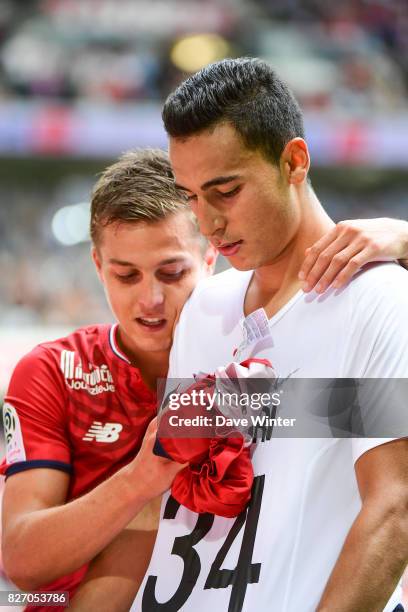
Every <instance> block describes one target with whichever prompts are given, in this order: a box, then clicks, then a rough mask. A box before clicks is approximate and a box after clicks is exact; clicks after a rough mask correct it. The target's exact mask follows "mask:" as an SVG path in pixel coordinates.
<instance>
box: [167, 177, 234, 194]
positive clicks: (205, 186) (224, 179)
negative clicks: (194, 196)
mask: <svg viewBox="0 0 408 612" xmlns="http://www.w3.org/2000/svg"><path fill="white" fill-rule="evenodd" d="M238 178H241V177H240V175H239V174H231V175H230V176H216V177H215V178H213V179H211V180H210V181H207V182H205V183H203V184H202V185H201V187H200V189H202V190H203V191H206V190H207V189H210V187H216V186H217V185H225V183H230V182H231V181H235V180H236V179H238ZM176 187H177V189H181V190H182V191H190V189H188V188H187V187H183V185H180V184H179V183H176Z"/></svg>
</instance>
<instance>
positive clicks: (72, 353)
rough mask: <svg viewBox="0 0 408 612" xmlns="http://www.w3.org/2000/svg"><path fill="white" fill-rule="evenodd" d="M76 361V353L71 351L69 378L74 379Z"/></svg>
mask: <svg viewBox="0 0 408 612" xmlns="http://www.w3.org/2000/svg"><path fill="white" fill-rule="evenodd" d="M74 359H75V353H74V351H69V377H68V378H74Z"/></svg>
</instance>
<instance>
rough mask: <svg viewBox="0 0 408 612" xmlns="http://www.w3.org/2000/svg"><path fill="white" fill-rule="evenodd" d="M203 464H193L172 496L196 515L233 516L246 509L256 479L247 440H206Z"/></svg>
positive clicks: (177, 480) (178, 479)
mask: <svg viewBox="0 0 408 612" xmlns="http://www.w3.org/2000/svg"><path fill="white" fill-rule="evenodd" d="M207 442H208V451H207V453H206V456H205V458H204V459H203V460H202V461H201V462H200V463H198V464H197V463H190V465H188V466H187V467H185V468H184V469H183V470H181V472H179V473H178V474H177V476H176V478H175V479H174V481H173V485H172V488H171V494H172V495H173V497H174V498H175V499H176V500H177V501H178V502H179V503H180V504H182V505H183V506H186V508H188V509H189V510H192V511H193V512H199V513H202V512H210V513H212V514H217V515H218V516H226V517H229V518H230V517H234V516H237V515H238V514H240V513H241V512H242V511H243V510H244V509H245V507H246V505H247V503H248V501H249V499H250V497H251V487H252V482H253V479H254V472H253V468H252V463H251V459H250V456H249V448H244V439H243V438H242V437H240V438H221V439H212V440H211V439H207Z"/></svg>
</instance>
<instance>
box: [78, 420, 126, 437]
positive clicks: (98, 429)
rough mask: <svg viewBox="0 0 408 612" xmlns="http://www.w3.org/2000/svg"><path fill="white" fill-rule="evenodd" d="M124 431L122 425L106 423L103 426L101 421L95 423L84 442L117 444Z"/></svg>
mask: <svg viewBox="0 0 408 612" xmlns="http://www.w3.org/2000/svg"><path fill="white" fill-rule="evenodd" d="M122 429H123V425H121V424H120V423H105V425H103V424H102V423H101V422H100V421H94V422H93V423H92V425H91V426H90V428H89V429H88V431H87V432H86V434H85V435H84V437H83V438H82V440H85V441H86V442H92V440H95V442H116V440H119V434H120V432H121V431H122Z"/></svg>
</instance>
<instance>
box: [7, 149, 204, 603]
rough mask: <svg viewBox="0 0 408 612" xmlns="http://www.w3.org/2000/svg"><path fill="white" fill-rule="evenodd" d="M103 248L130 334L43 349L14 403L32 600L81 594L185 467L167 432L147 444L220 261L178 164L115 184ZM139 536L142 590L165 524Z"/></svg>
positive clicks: (11, 394) (19, 531)
mask: <svg viewBox="0 0 408 612" xmlns="http://www.w3.org/2000/svg"><path fill="white" fill-rule="evenodd" d="M91 237H92V241H93V249H92V256H93V260H94V262H95V265H96V269H97V272H98V275H99V277H100V279H101V281H102V283H103V286H104V289H105V293H106V296H107V299H108V302H109V304H110V306H111V309H112V312H113V314H114V316H115V318H116V320H117V323H115V324H113V325H92V326H88V327H84V328H81V329H79V330H77V331H75V332H74V333H72V334H70V335H69V336H67V337H65V338H61V339H59V340H56V341H53V342H45V343H43V344H41V345H39V346H37V347H36V348H35V349H34V350H33V351H31V352H30V353H29V354H28V355H26V356H25V357H23V359H22V360H21V361H20V362H19V364H18V365H17V367H16V369H15V371H14V373H13V376H12V379H11V382H10V386H9V389H8V392H7V395H6V398H5V407H4V420H5V425H6V440H7V457H6V460H5V461H4V462H3V465H2V472H3V474H5V475H6V477H7V482H6V487H5V494H4V506H3V523H4V529H3V555H4V559H3V560H4V565H5V568H6V571H7V572H8V574H9V576H10V578H11V579H12V580H13V581H14V582H15V583H16V584H17V585H18V586H19V587H20V588H22V589H24V590H34V589H40V588H41V589H47V590H54V591H69V592H70V594H71V595H72V594H73V593H74V591H75V589H76V587H77V586H78V584H79V583H80V581H81V579H82V578H83V576H84V574H85V572H86V569H87V564H88V562H89V561H90V560H91V559H93V558H94V557H95V556H96V555H98V553H100V551H101V550H102V549H103V548H105V547H106V545H107V544H109V542H110V541H111V540H112V539H113V538H114V537H115V536H116V535H117V534H118V533H119V532H121V531H122V530H123V529H124V528H125V527H126V526H127V525H128V524H129V523H130V522H131V521H132V519H134V517H135V516H136V515H137V514H138V513H139V511H140V510H141V509H142V507H143V506H144V505H145V504H146V503H147V502H149V501H150V500H152V499H154V498H157V496H159V495H160V494H161V493H162V492H163V491H164V490H165V489H167V488H168V487H169V485H170V484H171V482H172V479H173V478H174V475H175V474H176V472H177V471H178V470H179V469H180V466H179V465H178V464H176V463H173V462H171V461H168V460H164V459H161V458H157V457H156V456H155V455H153V454H152V452H151V449H152V442H153V438H154V427H153V426H152V427H151V428H150V430H149V431H148V434H147V437H146V438H145V440H144V442H143V444H142V441H143V437H144V435H145V432H146V429H147V428H148V425H149V422H150V421H151V420H152V419H153V417H154V416H155V414H156V393H155V389H156V382H157V379H158V378H160V377H165V375H166V372H167V367H168V355H169V350H170V346H171V342H172V334H173V327H174V325H175V323H176V320H177V318H178V316H179V313H180V311H181V308H182V307H183V304H184V302H185V300H186V299H187V297H188V296H189V294H190V293H191V291H192V289H193V287H194V286H195V285H196V283H197V281H198V280H199V278H201V277H202V276H205V275H207V274H209V273H211V272H212V267H213V263H214V261H215V250H214V249H213V248H212V247H209V245H208V244H207V242H206V241H204V240H203V238H202V237H201V235H200V234H199V233H198V229H197V226H196V223H195V221H194V218H193V216H192V213H191V212H190V211H189V210H188V208H187V207H186V206H185V203H184V201H183V200H182V198H181V197H180V195H179V193H178V192H177V190H176V188H175V186H174V182H173V177H172V173H171V170H170V166H169V162H168V160H167V157H166V155H165V153H163V152H160V151H139V152H130V153H128V154H125V155H124V156H123V157H122V158H121V159H120V160H119V161H118V162H117V163H116V164H114V165H113V166H111V167H109V168H108V169H107V170H106V171H105V172H104V173H103V174H102V177H101V178H100V180H99V181H98V183H97V185H96V187H95V189H94V193H93V197H92V206H91ZM137 527H138V524H137V523H136V528H137ZM153 527H154V525H153ZM128 533H130V530H128ZM137 533H138V539H137V541H138V553H139V554H138V557H136V558H135V559H134V563H133V570H134V574H133V579H137V576H138V575H139V574H140V575H141V577H142V576H143V573H144V569H145V563H146V562H147V561H148V559H147V558H146V556H148V555H149V551H150V549H151V546H152V544H153V536H154V531H153V529H152V526H150V527H149V529H148V530H145V529H143V530H138V529H137ZM36 609H41V608H39V607H37V608H36Z"/></svg>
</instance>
